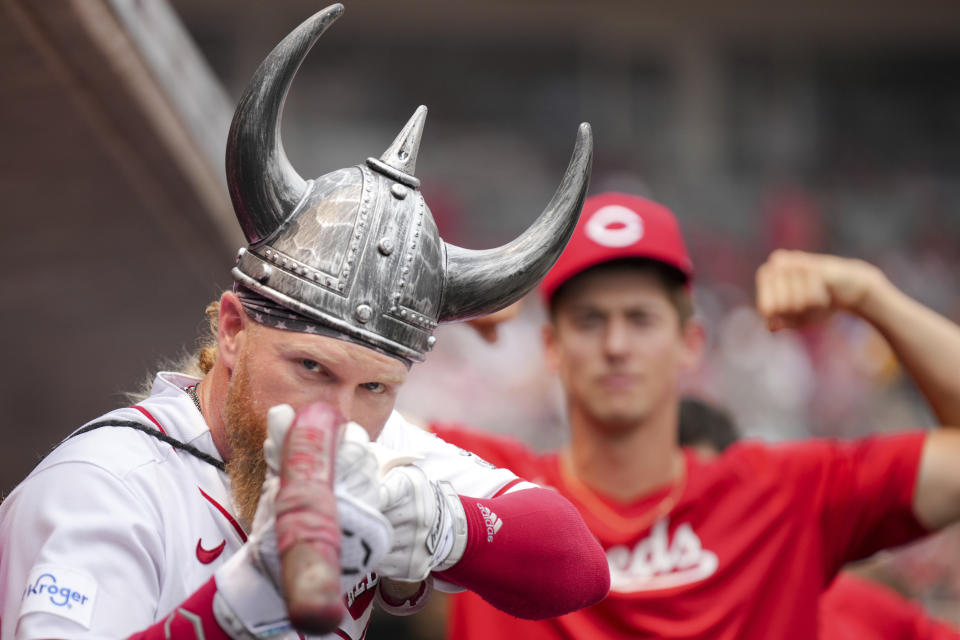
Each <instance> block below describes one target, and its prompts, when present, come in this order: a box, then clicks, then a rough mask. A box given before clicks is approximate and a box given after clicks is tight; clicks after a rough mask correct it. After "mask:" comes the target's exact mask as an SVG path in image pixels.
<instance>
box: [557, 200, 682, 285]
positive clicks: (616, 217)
mask: <svg viewBox="0 0 960 640" xmlns="http://www.w3.org/2000/svg"><path fill="white" fill-rule="evenodd" d="M623 258H647V259H650V260H656V261H657V262H662V263H663V264H666V265H667V266H670V267H673V268H674V269H676V270H677V271H679V272H680V273H681V274H683V275H684V276H685V277H686V278H687V280H688V281H689V280H691V279H692V278H693V263H692V262H691V261H690V255H689V254H688V253H687V246H686V244H685V243H684V242H683V234H681V233H680V225H679V224H677V219H676V218H675V217H674V215H673V212H672V211H670V209H667V208H666V207H665V206H663V205H661V204H657V203H656V202H652V201H650V200H647V199H646V198H641V197H639V196H631V195H627V194H625V193H601V194H599V195H596V196H592V197H590V198H587V199H586V201H585V202H584V203H583V211H581V213H580V220H579V221H578V222H577V228H576V229H575V230H574V232H573V236H572V237H571V238H570V242H569V243H568V244H567V248H566V249H564V251H563V253H562V254H561V255H560V259H559V260H557V264H555V265H554V266H553V269H551V270H550V271H549V273H547V275H546V277H545V278H544V279H543V281H542V282H541V283H540V293H541V295H542V296H543V299H544V300H546V301H547V302H549V301H550V299H551V298H552V297H553V294H554V293H555V292H556V291H557V289H559V288H560V285H562V284H563V283H565V282H566V281H567V280H569V279H570V278H572V277H574V276H575V275H577V274H579V273H582V272H583V271H586V270H587V269H589V268H590V267H594V266H596V265H598V264H602V263H604V262H610V261H612V260H621V259H623Z"/></svg>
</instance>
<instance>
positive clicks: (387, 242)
mask: <svg viewBox="0 0 960 640" xmlns="http://www.w3.org/2000/svg"><path fill="white" fill-rule="evenodd" d="M377 249H379V250H380V253H382V254H383V255H385V256H388V255H390V254H391V253H393V240H391V239H390V238H383V239H382V240H380V242H379V244H377Z"/></svg>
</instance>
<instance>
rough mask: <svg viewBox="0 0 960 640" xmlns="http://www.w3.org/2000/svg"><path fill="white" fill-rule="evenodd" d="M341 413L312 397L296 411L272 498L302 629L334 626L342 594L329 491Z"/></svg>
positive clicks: (295, 618) (287, 585)
mask: <svg viewBox="0 0 960 640" xmlns="http://www.w3.org/2000/svg"><path fill="white" fill-rule="evenodd" d="M343 423H344V419H343V416H342V415H340V412H339V411H337V410H336V409H335V408H334V407H332V406H330V405H328V404H325V403H321V402H316V403H313V404H310V405H307V406H306V407H303V408H302V409H300V410H299V411H298V412H297V415H296V418H295V419H294V422H293V425H292V426H291V427H290V430H289V431H288V432H287V435H286V438H285V440H284V443H283V465H282V468H281V473H280V490H279V492H278V493H277V500H276V518H277V520H276V528H277V551H278V552H279V554H280V566H281V572H282V574H283V595H284V600H285V602H286V604H287V612H288V613H289V616H290V622H291V623H292V624H293V626H294V627H296V628H297V629H299V630H301V631H305V632H307V633H311V634H317V635H323V634H327V633H330V632H332V631H334V630H335V629H336V628H337V626H338V625H339V623H340V619H341V617H342V615H343V606H342V603H341V598H340V524H339V522H338V519H337V501H336V498H335V497H334V494H333V479H334V464H335V461H336V453H337V441H338V436H339V431H340V425H342V424H343Z"/></svg>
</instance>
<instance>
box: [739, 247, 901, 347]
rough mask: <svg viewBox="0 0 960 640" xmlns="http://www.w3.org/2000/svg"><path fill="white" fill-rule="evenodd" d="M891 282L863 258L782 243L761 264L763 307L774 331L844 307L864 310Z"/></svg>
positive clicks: (760, 298) (760, 300)
mask: <svg viewBox="0 0 960 640" xmlns="http://www.w3.org/2000/svg"><path fill="white" fill-rule="evenodd" d="M887 284H888V283H887V279H886V277H885V276H884V275H883V272H882V271H880V269H878V268H877V267H875V266H873V265H872V264H870V263H868V262H864V261H863V260H857V259H853V258H840V257H837V256H830V255H823V254H816V253H806V252H803V251H786V250H783V249H778V250H776V251H774V252H773V253H772V254H770V257H769V258H767V261H766V262H764V263H763V264H762V265H760V268H759V269H757V311H758V312H759V313H760V315H761V316H763V318H764V319H765V320H766V322H767V327H768V328H769V329H770V330H771V331H776V330H778V329H784V328H794V329H795V328H801V327H805V326H808V325H810V324H811V323H814V322H817V321H820V320H823V319H824V318H825V317H827V316H828V315H830V314H831V313H832V312H834V311H836V310H839V309H842V310H846V311H851V312H853V313H857V314H861V312H862V311H863V307H864V305H865V303H866V302H867V301H868V299H869V297H870V296H871V295H872V294H874V293H875V292H877V291H879V290H881V289H882V288H883V287H885V286H886V285H887Z"/></svg>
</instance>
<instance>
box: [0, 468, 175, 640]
mask: <svg viewBox="0 0 960 640" xmlns="http://www.w3.org/2000/svg"><path fill="white" fill-rule="evenodd" d="M159 528H160V527H159V525H158V522H157V517H156V515H155V514H153V513H151V512H150V511H149V509H148V508H146V507H145V505H144V503H143V502H142V501H141V500H139V499H138V498H137V497H136V496H135V495H134V494H133V493H132V492H131V489H130V488H129V487H127V486H126V485H125V484H124V483H123V481H122V480H121V479H120V478H118V477H116V476H115V475H113V474H112V473H110V472H108V471H106V470H104V469H102V468H100V467H98V466H96V465H93V464H90V463H85V462H62V463H58V464H54V465H52V466H49V467H47V468H45V469H43V470H41V471H38V472H36V473H34V474H33V475H31V476H30V477H29V478H28V479H27V480H26V481H25V482H24V483H22V484H21V485H20V486H19V487H18V488H17V489H16V490H15V491H14V493H13V494H11V495H10V496H9V497H8V498H7V500H6V501H5V504H3V509H2V519H0V545H2V556H0V557H2V565H3V566H2V572H0V573H2V584H0V589H2V590H0V594H2V613H3V617H2V625H3V629H2V635H3V637H4V638H13V637H16V638H71V640H73V639H81V638H94V637H96V638H104V637H115V638H120V637H125V636H127V635H129V634H130V633H131V632H132V631H135V630H137V629H141V628H143V627H146V626H147V625H149V624H152V623H153V621H154V617H155V615H156V611H155V608H156V603H157V601H158V598H159V590H160V576H159V573H158V572H159V569H158V567H159V566H161V564H160V562H161V559H162V555H163V552H162V549H163V547H162V542H161V541H160V540H159V538H158V536H157V533H156V532H157V531H158V530H159Z"/></svg>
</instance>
